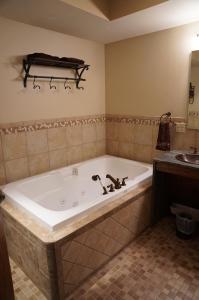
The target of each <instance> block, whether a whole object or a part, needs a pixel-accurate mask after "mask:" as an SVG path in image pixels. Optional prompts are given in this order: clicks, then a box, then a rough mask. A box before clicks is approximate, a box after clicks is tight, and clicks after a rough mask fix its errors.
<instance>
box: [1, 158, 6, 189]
mask: <svg viewBox="0 0 199 300" xmlns="http://www.w3.org/2000/svg"><path fill="white" fill-rule="evenodd" d="M5 183H6V176H5V168H4V164H3V163H1V162H0V185H2V184H5Z"/></svg>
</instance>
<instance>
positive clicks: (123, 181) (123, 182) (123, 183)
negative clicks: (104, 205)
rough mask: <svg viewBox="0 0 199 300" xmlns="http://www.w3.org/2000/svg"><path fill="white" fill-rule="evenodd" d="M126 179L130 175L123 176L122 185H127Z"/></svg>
mask: <svg viewBox="0 0 199 300" xmlns="http://www.w3.org/2000/svg"><path fill="white" fill-rule="evenodd" d="M126 179H128V176H127V177H124V178H122V186H125V185H126V182H125V180H126Z"/></svg>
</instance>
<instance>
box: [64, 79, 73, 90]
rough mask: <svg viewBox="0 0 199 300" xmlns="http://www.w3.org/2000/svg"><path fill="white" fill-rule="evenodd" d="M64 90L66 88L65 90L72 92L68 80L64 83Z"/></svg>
mask: <svg viewBox="0 0 199 300" xmlns="http://www.w3.org/2000/svg"><path fill="white" fill-rule="evenodd" d="M64 88H65V90H67V89H69V90H71V87H70V85H69V84H67V79H66V80H65V82H64Z"/></svg>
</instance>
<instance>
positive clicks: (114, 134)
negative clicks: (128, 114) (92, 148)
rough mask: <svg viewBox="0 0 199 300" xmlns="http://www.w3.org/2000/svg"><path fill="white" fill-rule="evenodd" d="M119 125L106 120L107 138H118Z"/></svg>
mask: <svg viewBox="0 0 199 300" xmlns="http://www.w3.org/2000/svg"><path fill="white" fill-rule="evenodd" d="M118 130H119V125H118V123H116V122H106V138H107V139H108V140H111V141H117V140H118Z"/></svg>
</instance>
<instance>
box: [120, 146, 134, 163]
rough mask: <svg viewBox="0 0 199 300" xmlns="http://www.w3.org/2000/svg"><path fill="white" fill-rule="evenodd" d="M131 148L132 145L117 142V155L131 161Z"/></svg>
mask: <svg viewBox="0 0 199 300" xmlns="http://www.w3.org/2000/svg"><path fill="white" fill-rule="evenodd" d="M133 147H134V146H133V144H132V143H125V142H119V148H118V155H119V156H120V157H124V158H128V159H132V157H133Z"/></svg>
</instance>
